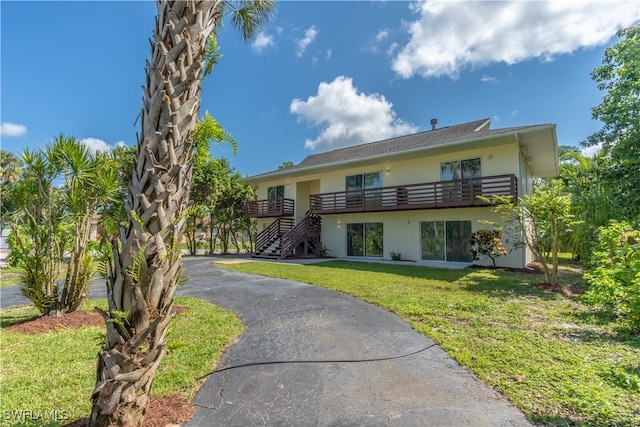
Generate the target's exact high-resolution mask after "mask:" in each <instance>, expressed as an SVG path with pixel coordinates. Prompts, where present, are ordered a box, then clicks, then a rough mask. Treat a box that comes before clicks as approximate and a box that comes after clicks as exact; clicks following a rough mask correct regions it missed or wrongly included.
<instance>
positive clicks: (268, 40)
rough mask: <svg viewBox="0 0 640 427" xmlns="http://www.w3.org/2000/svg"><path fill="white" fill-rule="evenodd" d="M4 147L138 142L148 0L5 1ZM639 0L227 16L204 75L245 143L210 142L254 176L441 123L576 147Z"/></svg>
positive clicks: (297, 7)
mask: <svg viewBox="0 0 640 427" xmlns="http://www.w3.org/2000/svg"><path fill="white" fill-rule="evenodd" d="M0 14H1V63H0V66H1V82H0V84H1V87H0V90H1V109H0V120H1V122H2V134H1V138H2V139H1V146H2V149H4V150H8V151H11V152H14V153H16V154H19V153H21V152H22V151H23V150H24V149H25V148H40V147H44V146H45V145H46V143H47V142H48V141H50V140H51V138H53V137H55V136H57V135H58V134H60V133H64V134H65V135H69V136H74V137H75V138H77V139H81V140H83V141H84V142H85V143H86V144H87V145H89V146H91V147H93V148H94V149H105V148H108V147H111V146H115V145H116V144H127V145H133V144H134V143H135V141H136V133H137V132H138V131H139V123H137V122H136V118H137V116H138V114H139V111H140V107H141V105H142V89H141V85H142V84H144V65H145V60H146V59H147V58H148V56H149V44H148V39H149V37H150V35H151V31H152V28H153V19H154V16H155V14H156V9H155V4H154V3H153V2H151V1H148V0H146V1H139V2H131V1H111V2H92V1H69V2H56V1H45V2H32V1H15V2H14V1H7V0H2V1H1V2H0ZM639 21H640V2H637V1H632V2H620V1H606V2H589V1H586V2H583V1H581V2H578V1H554V2H542V1H519V2H499V3H495V2H493V3H490V2H484V1H471V2H456V1H445V2H431V1H428V2H421V3H414V2H405V1H353V2H335V1H324V2H306V1H280V2H279V3H278V13H277V15H276V17H275V18H274V19H273V20H272V21H270V22H269V23H268V24H267V25H266V26H265V27H264V29H263V31H262V32H261V33H260V34H259V36H258V37H257V38H256V40H255V41H254V42H253V43H245V42H243V41H242V40H241V38H240V37H239V35H238V34H237V32H236V31H235V30H234V29H233V28H232V27H231V26H230V25H227V26H225V28H223V29H219V31H218V44H219V45H220V47H221V50H220V52H221V53H222V54H223V55H224V56H223V57H222V58H221V59H220V61H219V63H218V65H217V66H216V69H215V70H214V71H213V73H212V74H211V75H210V76H208V77H207V78H206V79H205V81H204V84H203V91H202V107H201V114H202V115H204V111H205V110H208V111H209V113H210V114H211V115H212V116H213V117H214V118H216V119H217V120H218V121H219V122H220V123H221V124H222V126H223V127H224V128H225V129H227V130H228V131H229V132H231V133H232V134H233V135H234V136H235V137H236V139H237V140H238V142H239V150H238V153H237V154H236V155H235V156H233V155H232V154H231V151H230V149H229V148H228V147H222V148H219V149H218V148H214V149H213V153H212V154H213V155H214V156H224V157H227V158H228V159H229V160H230V162H231V164H232V165H233V166H234V167H235V168H236V170H237V171H239V172H240V173H242V174H243V175H253V174H257V173H261V172H266V171H269V170H273V169H276V168H277V167H278V166H279V165H280V164H282V162H283V161H293V162H294V163H298V162H300V161H301V160H302V159H303V158H304V157H306V156H307V155H309V154H313V153H317V152H321V151H326V150H331V149H335V148H339V147H343V146H347V145H354V144H358V143H364V142H372V141H376V140H381V139H386V138H389V137H393V136H398V135H404V134H408V133H413V132H416V131H422V130H428V129H430V128H431V126H430V124H429V122H430V119H431V118H437V119H438V121H439V125H438V126H447V125H453V124H458V123H463V122H467V121H472V120H477V119H482V118H491V119H492V127H493V128H500V127H510V126H520V125H530V124H540V123H555V124H557V134H558V142H559V144H563V145H578V144H579V143H580V141H583V140H585V139H586V138H587V136H589V135H590V134H592V133H594V132H595V131H596V130H598V129H599V128H600V124H599V123H598V122H595V121H593V120H592V119H591V107H593V106H595V105H597V104H598V103H599V102H600V100H601V97H602V93H601V92H600V91H599V90H598V89H597V87H596V84H595V83H594V82H593V81H592V80H591V78H590V72H591V70H592V69H593V68H595V67H597V66H599V65H600V64H601V63H602V58H603V53H604V49H605V48H606V47H607V46H611V45H612V44H613V43H615V42H616V41H617V38H616V37H615V32H616V31H617V30H618V29H619V28H622V27H626V26H629V25H632V24H634V23H638V22H639Z"/></svg>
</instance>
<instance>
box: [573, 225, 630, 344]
mask: <svg viewBox="0 0 640 427" xmlns="http://www.w3.org/2000/svg"><path fill="white" fill-rule="evenodd" d="M592 260H593V263H592V267H591V268H590V270H589V271H588V272H587V273H585V275H584V277H585V279H586V281H587V283H588V284H589V290H588V291H587V293H586V294H585V295H584V297H583V301H584V302H585V303H587V304H591V305H599V306H602V307H604V308H606V309H607V310H609V311H611V312H612V313H613V314H614V315H616V316H618V317H620V318H621V320H623V321H625V322H627V323H628V324H629V326H630V329H632V330H633V331H635V332H640V230H634V229H633V227H631V225H630V224H629V223H628V222H617V221H612V222H611V223H610V224H609V226H607V227H600V229H599V237H598V242H597V244H596V250H595V252H594V253H593V257H592Z"/></svg>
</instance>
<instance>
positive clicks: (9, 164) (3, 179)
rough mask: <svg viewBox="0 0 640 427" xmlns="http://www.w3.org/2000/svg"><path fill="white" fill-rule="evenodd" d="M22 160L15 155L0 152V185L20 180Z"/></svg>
mask: <svg viewBox="0 0 640 427" xmlns="http://www.w3.org/2000/svg"><path fill="white" fill-rule="evenodd" d="M21 168H22V160H20V158H18V157H16V156H15V155H14V154H13V153H10V152H8V151H5V150H0V183H8V182H15V181H17V180H18V178H20V171H21Z"/></svg>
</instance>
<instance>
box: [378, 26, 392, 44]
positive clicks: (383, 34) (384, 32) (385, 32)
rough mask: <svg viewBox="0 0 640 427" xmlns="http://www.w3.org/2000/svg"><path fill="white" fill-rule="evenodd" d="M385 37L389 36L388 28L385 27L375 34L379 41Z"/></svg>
mask: <svg viewBox="0 0 640 427" xmlns="http://www.w3.org/2000/svg"><path fill="white" fill-rule="evenodd" d="M387 37H389V30H387V29H384V30H380V31H378V34H377V35H376V41H377V42H378V43H380V42H381V41H382V40H384V39H386V38H387Z"/></svg>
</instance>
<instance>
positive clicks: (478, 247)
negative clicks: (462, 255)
mask: <svg viewBox="0 0 640 427" xmlns="http://www.w3.org/2000/svg"><path fill="white" fill-rule="evenodd" d="M502 236H503V233H502V230H501V229H497V228H496V229H493V230H489V229H486V228H482V229H480V230H476V231H474V232H473V233H471V257H472V258H473V260H474V261H478V260H480V256H484V257H485V258H484V259H487V258H489V259H491V263H492V264H493V268H495V267H496V258H498V257H501V256H504V255H506V254H507V247H506V246H504V245H503V244H502Z"/></svg>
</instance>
